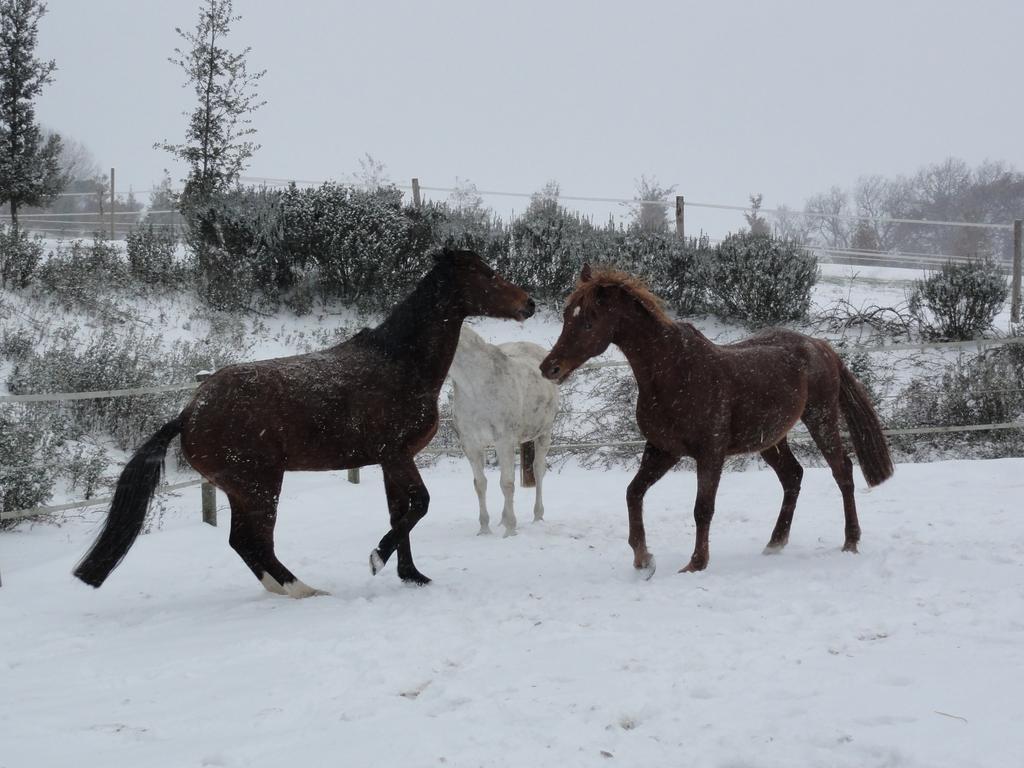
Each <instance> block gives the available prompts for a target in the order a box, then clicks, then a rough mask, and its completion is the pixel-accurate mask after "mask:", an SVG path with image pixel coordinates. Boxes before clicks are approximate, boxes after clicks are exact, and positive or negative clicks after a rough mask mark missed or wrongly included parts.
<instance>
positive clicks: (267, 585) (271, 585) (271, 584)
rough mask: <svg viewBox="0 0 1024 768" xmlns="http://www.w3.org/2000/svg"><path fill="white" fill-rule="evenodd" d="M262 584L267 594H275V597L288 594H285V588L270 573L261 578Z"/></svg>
mask: <svg viewBox="0 0 1024 768" xmlns="http://www.w3.org/2000/svg"><path fill="white" fill-rule="evenodd" d="M260 584H262V585H263V588H264V589H265V590H267V592H273V593H274V594H275V595H287V594H288V593H287V592H285V590H284V587H282V586H281V585H280V584H278V583H277V579H275V578H274V577H273V576H271V575H270V574H269V573H264V574H263V575H262V576H261V577H260Z"/></svg>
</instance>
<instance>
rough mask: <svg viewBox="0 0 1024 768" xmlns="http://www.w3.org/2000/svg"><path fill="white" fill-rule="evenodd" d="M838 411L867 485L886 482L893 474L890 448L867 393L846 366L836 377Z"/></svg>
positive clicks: (842, 366)
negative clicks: (837, 377) (837, 381)
mask: <svg viewBox="0 0 1024 768" xmlns="http://www.w3.org/2000/svg"><path fill="white" fill-rule="evenodd" d="M839 409H840V410H841V411H842V412H843V416H844V417H845V419H846V426H847V427H848V428H849V430H850V438H851V440H852V442H853V450H854V452H855V453H856V454H857V461H859V462H860V470H861V472H863V473H864V479H865V480H867V482H868V485H878V484H879V483H882V482H885V481H886V480H888V479H889V478H890V477H892V473H893V467H892V457H891V456H890V455H889V444H888V443H887V442H886V440H885V434H883V432H882V424H881V422H879V420H878V414H877V413H876V412H875V408H874V406H872V405H871V398H870V397H869V396H868V393H867V390H866V389H864V385H863V384H861V383H860V382H859V381H858V380H857V377H856V376H854V375H853V374H852V373H850V371H849V369H848V368H847V367H846V366H845V365H841V368H840V373H839Z"/></svg>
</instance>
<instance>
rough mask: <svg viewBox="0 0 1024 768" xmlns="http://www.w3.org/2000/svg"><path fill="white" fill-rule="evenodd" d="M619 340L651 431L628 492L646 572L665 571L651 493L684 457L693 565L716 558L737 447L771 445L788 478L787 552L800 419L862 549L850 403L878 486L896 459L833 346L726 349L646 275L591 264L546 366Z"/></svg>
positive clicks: (632, 540)
mask: <svg viewBox="0 0 1024 768" xmlns="http://www.w3.org/2000/svg"><path fill="white" fill-rule="evenodd" d="M609 344H615V345H616V346H618V347H619V349H621V350H622V352H623V354H625V356H626V359H627V360H628V361H629V364H630V366H631V367H632V369H633V374H634V375H635V376H636V381H637V385H638V388H639V399H638V401H637V408H636V419H637V424H638V425H639V427H640V431H641V432H642V433H643V435H644V437H645V438H646V439H647V446H646V447H645V448H644V454H643V458H642V459H641V461H640V470H639V471H638V472H637V474H636V477H635V478H633V481H632V482H631V483H630V484H629V488H628V490H627V491H626V505H627V507H628V509H629V544H630V546H631V547H632V548H633V565H634V566H635V567H636V568H637V569H641V570H647V571H648V577H649V576H650V574H651V573H653V571H654V557H653V556H652V555H651V553H650V552H648V551H647V542H646V537H645V534H644V522H643V499H644V494H645V493H646V492H647V489H648V488H650V487H651V486H652V485H653V484H654V483H656V482H657V481H658V480H659V479H660V478H661V477H662V476H663V475H664V474H665V473H666V472H667V471H668V470H669V469H671V468H672V467H673V466H674V465H675V464H676V462H678V461H679V459H680V458H681V457H683V456H690V457H692V458H694V459H695V460H696V462H697V501H696V504H695V506H694V511H693V516H694V518H695V520H696V523H697V541H696V546H695V547H694V550H693V557H692V558H690V563H689V565H687V566H686V567H685V568H683V569H682V570H683V571H699V570H702V569H704V568H705V567H707V564H708V532H709V530H710V527H711V517H712V515H713V514H714V512H715V494H716V492H717V490H718V481H719V478H720V477H721V474H722V466H723V463H724V462H725V458H726V457H727V456H730V455H734V454H741V453H753V452H755V451H757V452H760V454H761V456H762V457H763V458H764V460H765V461H766V462H767V463H768V465H769V466H770V467H771V468H772V469H774V470H775V472H776V474H777V475H778V476H779V481H780V482H781V483H782V489H783V499H782V510H781V511H780V512H779V519H778V522H777V523H776V524H775V530H774V531H772V537H771V540H770V541H769V542H768V546H767V548H766V550H765V551H766V552H777V551H779V550H781V549H782V548H783V547H784V546H785V545H786V542H787V540H788V538H789V528H790V524H791V523H792V522H793V510H794V508H795V507H796V499H797V495H798V494H799V493H800V480H801V478H802V476H803V468H802V467H801V466H800V464H799V463H798V462H797V460H796V458H795V457H794V456H793V453H792V452H791V451H790V449H789V445H788V443H787V442H786V433H788V432H789V430H790V429H791V428H792V427H793V425H794V424H796V422H797V421H801V420H802V421H803V423H804V424H805V425H806V426H807V429H808V431H809V432H810V433H811V436H812V437H813V438H814V442H815V443H817V445H818V448H819V449H820V450H821V452H822V454H823V455H824V457H825V460H826V461H827V462H828V465H829V467H831V469H832V476H833V477H834V478H835V480H836V483H837V484H838V485H839V490H840V491H842V494H843V511H844V512H845V514H846V543H845V545H844V546H843V549H844V550H846V551H849V552H856V551H857V542H858V541H859V540H860V525H859V524H858V522H857V508H856V506H855V505H854V500H853V468H852V464H851V462H850V459H849V457H848V456H847V455H846V450H845V449H844V447H843V441H842V437H841V435H840V432H839V414H840V412H841V413H842V415H843V416H844V417H845V420H846V424H847V426H848V427H849V430H850V437H851V440H852V442H853V448H854V450H855V451H856V453H857V458H858V459H859V461H860V466H861V470H862V471H863V473H864V478H865V479H866V480H867V482H868V485H877V484H878V483H881V482H882V481H883V480H885V479H886V478H888V477H889V476H890V475H892V472H893V468H892V460H891V459H890V458H889V448H888V446H887V445H886V442H885V437H884V435H883V434H882V429H881V425H880V424H879V423H878V416H877V415H876V414H875V410H874V408H873V407H872V406H871V401H870V400H869V398H868V395H867V392H866V391H865V390H864V387H863V386H862V385H861V383H860V382H859V381H857V379H856V378H854V376H853V374H851V373H850V371H849V370H848V369H847V368H846V366H845V365H843V362H842V361H841V360H840V359H839V356H838V355H837V354H836V353H835V351H834V350H833V349H832V348H831V347H830V346H829V345H828V343H826V342H824V341H820V340H818V339H812V338H810V337H808V336H804V335H803V334H800V333H796V332H794V331H787V330H784V329H781V328H775V329H770V330H767V331H763V332H761V333H759V334H757V335H756V336H753V337H752V338H749V339H746V340H745V341H741V342H738V343H736V344H728V345H725V346H718V345H716V344H712V343H711V342H710V341H708V339H707V338H705V337H704V336H703V335H702V334H701V333H700V331H698V330H697V329H696V328H694V327H693V326H692V325H690V324H689V323H676V322H673V321H672V320H671V319H670V318H669V317H668V316H667V315H666V314H665V312H664V311H663V310H662V308H661V303H660V301H659V300H658V299H657V298H656V297H655V296H654V295H653V294H652V293H651V292H650V291H649V290H648V289H647V288H646V287H645V286H644V285H643V284H642V283H641V282H639V281H638V280H636V279H635V278H632V277H630V276H629V275H626V274H625V273H622V272H616V271H601V272H593V273H592V272H591V270H590V267H589V266H584V268H583V272H582V274H581V275H580V281H579V284H578V285H577V286H576V290H575V291H573V293H572V295H570V296H569V299H568V301H567V303H566V308H565V319H564V325H563V327H562V333H561V335H560V336H559V337H558V341H557V343H556V344H555V346H554V348H553V349H552V350H551V353H550V354H549V355H548V356H547V357H546V358H545V359H544V362H542V363H541V372H542V373H543V374H544V375H545V376H546V377H548V378H549V379H557V380H558V381H562V380H564V379H565V378H566V377H567V376H568V375H569V374H570V373H572V372H573V371H574V370H575V369H576V368H578V367H579V366H580V365H582V364H583V363H584V362H586V361H587V360H589V359H590V358H592V357H594V356H595V355H599V354H601V353H602V352H604V351H605V350H606V349H607V348H608V345H609Z"/></svg>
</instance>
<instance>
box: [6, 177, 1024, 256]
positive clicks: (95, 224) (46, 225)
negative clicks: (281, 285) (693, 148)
mask: <svg viewBox="0 0 1024 768" xmlns="http://www.w3.org/2000/svg"><path fill="white" fill-rule="evenodd" d="M239 181H240V182H241V183H245V184H251V185H256V186H264V187H270V188H275V187H278V188H280V187H288V186H291V185H293V184H294V185H296V186H298V187H315V186H321V185H323V184H326V183H339V184H344V185H346V186H354V187H362V188H368V187H372V186H373V185H370V184H366V183H361V182H358V181H351V180H348V181H332V180H311V179H284V178H273V177H265V176H242V177H240V179H239ZM387 186H390V187H394V188H396V189H399V190H401V191H403V192H409V193H412V194H413V195H414V197H416V199H418V197H419V194H420V193H421V192H433V193H441V194H445V195H449V196H450V195H458V194H465V193H466V191H467V189H466V188H460V187H446V186H431V185H421V184H419V181H418V180H417V179H414V180H413V181H412V183H411V184H392V183H388V184H387ZM157 191H159V192H164V193H166V192H168V191H170V190H168V189H160V190H144V191H141V192H139V193H138V194H146V193H153V192H157ZM472 193H473V194H476V195H479V196H480V197H488V198H505V199H521V200H533V199H535V198H537V196H538V194H540V193H536V192H517V191H507V190H494V189H478V188H476V187H472ZM544 196H545V199H554V200H558V201H559V202H560V203H571V204H588V205H592V204H610V205H616V206H629V207H633V208H635V207H636V206H649V207H657V208H659V209H663V210H665V211H669V210H671V208H672V207H673V206H675V207H676V222H677V227H679V228H680V229H681V227H682V220H683V217H684V214H683V211H684V209H686V208H693V209H704V210H712V211H731V212H739V213H749V211H750V205H749V204H748V205H734V204H725V203H712V202H702V201H696V200H690V199H685V198H684V197H683V196H678V197H677V198H676V201H675V202H674V203H673V202H672V201H670V200H654V201H652V200H646V201H645V200H637V199H636V198H624V197H606V196H598V195H571V194H561V193H559V194H557V195H551V196H547V195H544ZM60 197H72V198H76V197H83V198H88V197H97V193H95V192H70V193H62V194H61V195H60ZM119 202H120V203H121V204H124V200H123V199H119ZM758 212H759V214H763V215H768V216H779V217H787V218H793V217H796V218H804V219H818V220H828V221H841V222H848V223H870V224H873V225H904V226H921V227H958V228H966V229H981V230H988V231H992V232H1004V233H1009V232H1012V231H1013V230H1014V224H1013V223H996V222H979V221H966V220H959V221H955V220H942V219H914V218H901V217H888V216H865V215H857V214H844V213H834V212H821V211H811V210H795V209H794V210H790V209H788V208H760V209H759V211H758ZM0 215H2V216H4V218H6V220H7V221H10V215H9V214H6V215H3V214H0ZM154 217H172V220H171V221H164V220H158V221H156V222H154ZM18 220H19V222H20V223H22V224H23V226H24V228H26V229H29V230H31V231H35V232H38V233H40V234H44V235H57V236H60V237H64V236H69V235H80V236H81V235H89V234H92V233H93V232H97V231H101V232H105V233H110V234H111V235H112V236H125V235H127V234H128V233H130V232H131V231H132V230H134V229H136V228H138V227H139V226H146V225H147V224H153V223H155V224H156V225H157V226H161V227H168V228H172V229H178V230H180V229H182V228H183V227H184V220H183V219H182V218H181V216H180V214H179V212H178V211H177V210H174V209H161V210H154V209H146V208H144V207H142V208H140V209H139V210H120V211H118V210H115V211H112V212H111V211H106V212H103V211H91V212H68V213H54V212H39V213H36V212H33V213H23V214H19V216H18ZM805 247H806V248H808V249H809V250H811V251H813V252H814V253H815V254H816V255H817V256H818V257H819V259H821V260H823V261H832V262H838V263H850V264H857V265H861V266H902V267H909V268H922V267H923V268H927V267H938V266H941V265H942V264H943V263H946V262H949V261H953V262H964V261H968V260H970V259H971V256H969V255H965V254H953V253H941V252H932V253H926V252H918V251H910V250H906V249H902V248H869V247H860V246H858V247H852V246H841V245H834V244H828V243H822V242H816V243H815V242H809V243H806V244H805ZM1000 261H1001V262H1003V264H1002V266H1003V268H1004V270H1006V271H1007V272H1009V271H1011V269H1012V268H1013V267H1012V259H1001V260H1000Z"/></svg>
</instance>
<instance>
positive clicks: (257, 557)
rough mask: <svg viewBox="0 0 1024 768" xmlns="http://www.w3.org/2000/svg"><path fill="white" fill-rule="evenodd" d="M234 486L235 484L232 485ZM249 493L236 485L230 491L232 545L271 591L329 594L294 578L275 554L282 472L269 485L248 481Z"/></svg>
mask: <svg viewBox="0 0 1024 768" xmlns="http://www.w3.org/2000/svg"><path fill="white" fill-rule="evenodd" d="M232 485H234V484H232ZM248 485H249V486H250V487H249V488H248V489H247V492H241V489H239V488H237V487H234V488H232V489H231V490H229V491H227V494H228V500H229V501H230V502H231V534H230V536H229V538H228V542H229V543H230V544H231V548H232V549H234V550H235V552H237V553H238V555H239V556H240V557H241V558H242V560H243V561H245V564H246V565H247V566H249V569H250V570H251V571H252V572H253V573H254V574H255V575H256V578H257V579H259V580H260V583H261V584H262V585H263V586H264V588H265V589H266V590H267V591H268V592H274V593H275V594H278V595H288V596H289V597H294V598H301V597H311V596H313V595H326V594H327V593H326V592H324V591H322V590H319V589H314V588H313V587H311V586H309V585H308V584H305V583H303V582H302V581H301V580H299V579H297V578H296V577H295V574H293V573H292V572H291V571H289V570H288V569H287V568H285V566H284V565H282V564H281V561H280V560H278V559H277V555H275V554H274V525H275V523H276V522H277V500H278V495H279V494H280V492H281V475H280V474H278V475H277V478H276V480H271V481H268V482H266V484H248Z"/></svg>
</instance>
